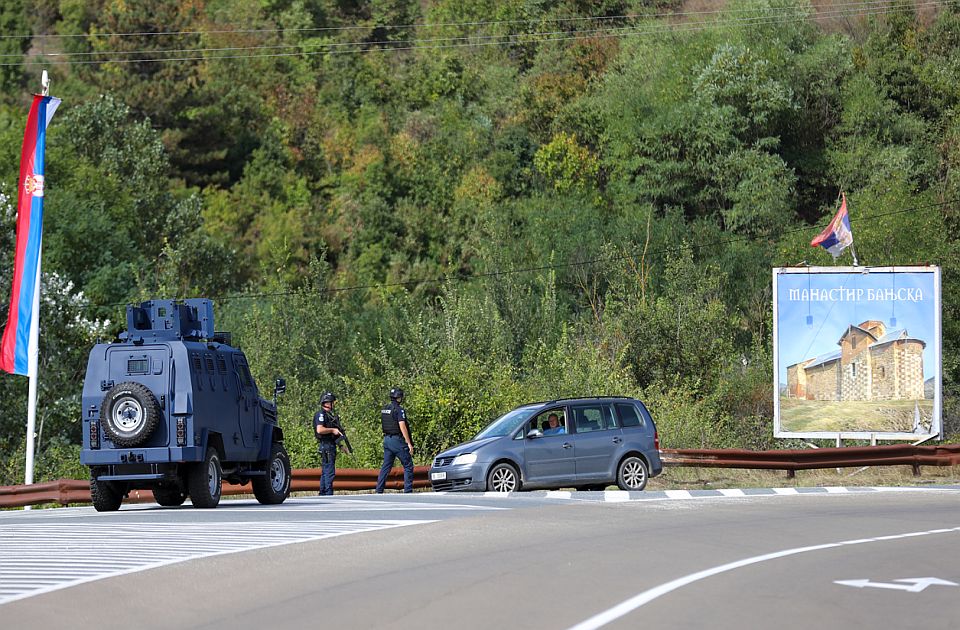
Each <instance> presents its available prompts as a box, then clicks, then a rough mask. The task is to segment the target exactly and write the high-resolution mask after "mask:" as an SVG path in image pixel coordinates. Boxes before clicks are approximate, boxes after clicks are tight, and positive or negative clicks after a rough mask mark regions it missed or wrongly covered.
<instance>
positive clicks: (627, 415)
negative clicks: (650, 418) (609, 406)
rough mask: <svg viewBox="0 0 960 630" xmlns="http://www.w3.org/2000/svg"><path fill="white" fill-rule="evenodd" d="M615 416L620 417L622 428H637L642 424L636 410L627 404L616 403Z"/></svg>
mask: <svg viewBox="0 0 960 630" xmlns="http://www.w3.org/2000/svg"><path fill="white" fill-rule="evenodd" d="M615 406H616V408H617V414H618V415H619V416H620V426H622V427H638V426H641V425H642V424H643V420H642V419H641V418H640V414H639V413H637V408H636V407H635V406H633V405H631V404H629V403H617V404H616V405H615Z"/></svg>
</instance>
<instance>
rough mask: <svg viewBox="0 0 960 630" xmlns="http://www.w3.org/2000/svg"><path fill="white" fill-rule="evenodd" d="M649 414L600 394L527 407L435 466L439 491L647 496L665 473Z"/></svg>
mask: <svg viewBox="0 0 960 630" xmlns="http://www.w3.org/2000/svg"><path fill="white" fill-rule="evenodd" d="M659 449H660V441H659V436H658V435H657V427H656V425H655V424H654V422H653V418H652V417H651V416H650V412H649V411H647V408H646V407H645V406H644V404H643V403H642V402H640V401H639V400H636V399H634V398H624V397H614V396H598V397H594V398H569V399H560V400H550V401H546V402H538V403H533V404H529V405H523V406H522V407H517V408H516V409H514V410H512V411H509V412H507V413H506V414H504V415H502V416H500V417H499V418H497V419H496V420H494V421H493V422H491V423H490V424H489V425H487V427H486V428H484V429H483V430H482V431H480V433H478V434H477V436H476V437H475V438H473V439H472V440H471V441H469V442H466V443H464V444H460V445H458V446H455V447H453V448H451V449H448V450H446V451H444V452H442V453H440V454H439V455H437V456H436V458H435V459H434V460H433V466H431V467H430V483H431V484H432V485H433V489H434V490H436V491H438V492H442V491H448V490H478V491H484V490H487V491H493V492H512V491H515V490H520V489H527V490H530V489H534V488H567V487H575V488H577V489H578V490H602V489H604V488H606V487H607V486H608V485H610V484H613V483H615V484H617V486H618V487H619V488H620V489H621V490H643V489H644V487H646V485H647V480H648V479H649V478H650V477H655V476H657V475H659V474H660V473H661V472H662V470H663V464H662V463H661V462H660V451H659Z"/></svg>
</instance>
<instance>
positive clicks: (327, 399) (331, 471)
mask: <svg viewBox="0 0 960 630" xmlns="http://www.w3.org/2000/svg"><path fill="white" fill-rule="evenodd" d="M336 401H337V397H336V396H334V395H333V392H324V394H323V396H321V397H320V411H318V412H317V415H315V416H314V417H313V431H314V434H315V435H316V438H317V442H318V443H319V445H318V448H319V451H320V465H321V466H322V467H323V472H322V473H321V475H320V496H323V495H332V494H333V478H334V477H336V475H337V438H338V437H340V434H341V432H340V429H338V428H337V425H338V424H339V423H340V418H339V417H338V416H337V415H336V414H335V413H334V412H333V404H334V403H335V402H336Z"/></svg>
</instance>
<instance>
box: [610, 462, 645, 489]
mask: <svg viewBox="0 0 960 630" xmlns="http://www.w3.org/2000/svg"><path fill="white" fill-rule="evenodd" d="M649 477H650V475H649V473H648V471H647V462H645V461H643V460H642V459H641V458H639V457H637V456H636V455H630V456H629V457H624V458H623V461H622V462H620V465H619V466H618V467H617V487H618V488H620V489H621V490H634V491H640V490H643V489H644V488H646V487H647V479H648V478H649Z"/></svg>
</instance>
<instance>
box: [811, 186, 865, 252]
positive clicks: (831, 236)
mask: <svg viewBox="0 0 960 630" xmlns="http://www.w3.org/2000/svg"><path fill="white" fill-rule="evenodd" d="M840 195H841V196H842V197H843V203H841V204H840V209H839V210H837V214H836V215H834V217H833V220H832V221H830V224H829V225H828V226H827V227H826V228H824V230H823V232H820V234H818V235H817V237H816V238H815V239H813V240H812V241H810V245H811V246H812V247H817V246H818V245H819V246H820V247H822V248H824V249H825V250H827V251H828V252H830V253H831V254H832V255H833V257H834V259H836V258H837V256H839V255H840V254H841V253H842V252H843V250H845V249H846V248H847V247H849V246H850V245H853V231H852V230H851V229H850V215H849V214H847V196H846V195H845V194H843V193H840ZM854 264H856V262H854Z"/></svg>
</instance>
